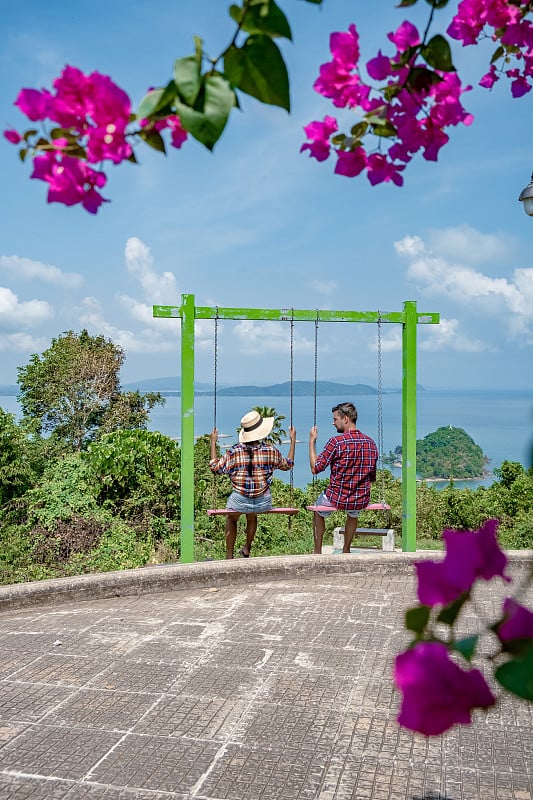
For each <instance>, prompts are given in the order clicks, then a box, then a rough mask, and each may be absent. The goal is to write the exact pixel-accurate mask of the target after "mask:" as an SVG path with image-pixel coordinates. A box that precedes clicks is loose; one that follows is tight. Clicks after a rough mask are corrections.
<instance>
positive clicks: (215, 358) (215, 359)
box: [213, 306, 218, 428]
mask: <svg viewBox="0 0 533 800" xmlns="http://www.w3.org/2000/svg"><path fill="white" fill-rule="evenodd" d="M213 368H214V374H213V397H214V403H213V428H216V426H217V371H218V306H216V308H215V335H214V346H213Z"/></svg>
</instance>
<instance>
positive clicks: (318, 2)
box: [304, 0, 324, 6]
mask: <svg viewBox="0 0 533 800" xmlns="http://www.w3.org/2000/svg"><path fill="white" fill-rule="evenodd" d="M304 2H305V3H314V5H315V6H321V5H322V3H323V2H324V0H304Z"/></svg>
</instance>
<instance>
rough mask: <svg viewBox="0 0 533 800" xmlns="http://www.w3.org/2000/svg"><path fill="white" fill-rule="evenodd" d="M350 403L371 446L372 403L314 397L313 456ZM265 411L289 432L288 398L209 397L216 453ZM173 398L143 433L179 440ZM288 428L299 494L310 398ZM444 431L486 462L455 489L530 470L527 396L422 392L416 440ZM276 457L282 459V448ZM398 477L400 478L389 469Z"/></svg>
mask: <svg viewBox="0 0 533 800" xmlns="http://www.w3.org/2000/svg"><path fill="white" fill-rule="evenodd" d="M345 400H351V401H352V402H353V403H355V405H356V407H357V410H358V415H359V417H358V421H357V425H358V427H359V428H360V429H361V430H362V431H363V432H364V433H367V434H368V435H369V436H371V437H372V438H373V439H375V440H377V436H378V430H377V428H378V425H377V398H376V396H375V395H360V396H354V397H350V398H347V397H339V398H337V397H329V396H326V397H324V396H319V397H318V398H317V403H316V424H317V427H318V441H317V449H318V451H320V449H321V447H322V446H323V445H324V444H325V442H326V441H327V439H328V438H329V437H330V436H331V435H333V434H334V433H335V429H334V427H333V424H332V413H331V408H332V406H333V405H335V404H336V403H337V402H342V401H345ZM382 403H383V418H382V419H383V450H384V453H385V454H387V453H389V451H394V449H395V447H397V445H400V444H401V442H402V396H401V393H400V392H391V393H387V392H385V393H384V394H383V396H382ZM263 405H267V406H270V407H273V408H275V409H276V412H277V413H278V414H281V415H283V416H285V420H284V423H283V425H284V427H285V428H288V426H289V424H290V401H289V398H288V397H272V396H268V397H265V396H258V397H238V396H231V397H224V396H220V397H217V403H216V426H217V428H218V430H219V436H220V438H219V441H220V444H221V445H222V446H226V447H228V446H231V445H232V444H234V443H235V442H236V441H237V435H236V431H237V429H238V427H239V421H240V419H241V417H243V416H244V414H245V413H246V412H247V411H249V410H250V409H251V408H253V406H263ZM214 406H215V404H214V402H213V397H212V396H206V395H201V396H198V397H197V398H196V399H195V408H194V430H195V435H196V436H201V435H203V434H206V433H209V432H210V431H211V429H212V428H213V424H214V421H215V420H214ZM0 407H1V408H3V409H4V410H5V411H8V412H10V413H12V414H15V417H16V418H17V419H18V418H19V416H20V408H19V404H18V401H17V398H16V397H13V396H7V395H6V396H0ZM180 413H181V411H180V397H176V396H171V397H167V398H166V402H165V405H164V406H163V407H156V408H154V409H153V410H152V412H151V414H150V423H149V426H148V428H149V430H152V431H160V432H161V433H163V434H165V435H166V436H171V437H173V438H175V439H178V440H179V438H180V433H181V432H180V421H181V420H180ZM292 416H293V419H292V423H293V425H294V427H295V428H296V435H297V441H298V443H297V445H296V457H295V466H294V470H293V483H294V486H297V487H300V488H304V487H305V486H306V485H307V484H308V483H310V482H311V479H312V476H311V472H310V470H309V460H308V437H309V430H310V428H311V426H312V425H313V422H314V399H313V397H294V398H293V414H292ZM445 425H451V426H452V427H455V428H463V429H464V430H465V431H466V433H468V434H469V436H471V437H472V439H473V440H474V442H475V443H476V444H478V445H479V446H480V447H481V449H482V450H483V452H484V453H485V455H486V456H487V458H488V459H489V463H488V466H487V472H488V473H489V474H488V475H486V476H484V477H483V478H480V479H477V480H468V481H459V480H457V481H454V485H455V486H456V487H458V488H464V487H467V488H470V489H475V488H476V487H478V486H490V485H491V484H492V483H493V482H494V481H495V480H497V478H496V477H495V476H494V474H493V470H494V469H495V468H497V467H499V466H500V464H501V463H502V461H505V460H507V461H518V462H520V463H522V464H523V465H524V466H525V467H529V466H531V464H532V463H533V456H532V453H533V392H530V391H527V390H503V389H502V390H500V391H498V390H497V391H493V390H491V391H481V390H476V391H472V390H470V391H469V390H436V389H425V390H423V391H419V392H418V393H417V439H422V438H424V436H426V435H427V434H428V433H431V432H432V431H434V430H436V429H437V428H440V427H442V426H445ZM279 449H280V450H281V451H282V452H283V453H286V452H287V450H288V441H287V442H286V444H282V445H280V447H279ZM391 471H392V472H393V473H394V474H395V475H397V476H398V477H399V476H400V474H401V471H400V470H399V469H398V468H395V467H391ZM276 475H277V477H279V478H280V479H281V480H286V481H288V480H289V477H288V475H289V473H283V472H277V473H276ZM434 485H435V486H436V487H437V488H439V489H440V488H443V487H444V486H447V485H448V482H447V481H436V482H435V483H434Z"/></svg>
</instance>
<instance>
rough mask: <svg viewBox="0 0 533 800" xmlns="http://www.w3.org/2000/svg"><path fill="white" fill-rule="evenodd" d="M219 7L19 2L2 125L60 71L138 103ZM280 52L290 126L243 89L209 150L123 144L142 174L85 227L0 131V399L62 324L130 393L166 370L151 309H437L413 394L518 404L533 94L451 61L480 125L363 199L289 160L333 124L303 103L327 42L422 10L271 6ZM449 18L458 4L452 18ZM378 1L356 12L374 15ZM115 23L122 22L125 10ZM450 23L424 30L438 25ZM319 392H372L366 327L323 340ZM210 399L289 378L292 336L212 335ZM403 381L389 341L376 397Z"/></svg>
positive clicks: (532, 321) (220, 29)
mask: <svg viewBox="0 0 533 800" xmlns="http://www.w3.org/2000/svg"><path fill="white" fill-rule="evenodd" d="M228 5H229V3H226V2H224V3H221V2H215V0H206V1H205V2H199V0H181V2H179V3H176V2H170V0H157V1H156V0H154V2H152V3H148V2H146V0H129V2H128V3H124V2H122V0H106V2H105V3H104V2H102V0H94V2H92V3H90V4H89V3H86V2H85V3H81V2H74V3H71V4H69V5H68V6H65V4H64V3H59V2H57V0H50V2H48V3H46V4H42V3H40V2H39V3H38V2H36V0H27V1H26V3H24V4H9V5H8V6H6V8H5V9H4V10H3V19H2V27H1V30H0V69H1V72H2V76H3V80H2V84H1V87H0V107H1V115H0V122H1V123H2V129H4V128H6V127H15V128H18V129H19V130H20V129H24V127H29V123H28V124H27V125H25V122H26V120H25V119H24V118H23V117H22V115H21V114H20V113H19V112H18V109H16V108H15V107H14V106H13V101H14V100H15V98H16V96H17V94H18V91H19V90H20V88H21V87H23V86H25V87H35V88H45V87H46V88H49V87H50V86H51V83H52V81H53V79H54V78H55V77H56V76H57V75H58V74H59V72H60V71H61V70H62V68H63V67H64V66H65V65H66V64H70V65H74V66H77V67H79V68H80V69H82V70H83V71H85V72H91V71H93V70H98V71H100V72H102V73H104V74H108V75H110V76H111V77H112V78H113V79H114V80H115V81H116V82H117V83H118V84H119V85H120V86H121V87H122V88H123V89H124V90H125V91H127V92H128V94H129V95H130V97H131V98H132V100H133V103H134V105H136V104H137V103H138V102H139V100H140V99H141V98H142V96H143V95H144V94H145V91H146V89H147V88H148V87H149V86H152V85H162V84H164V83H165V82H166V81H167V80H168V79H169V78H170V77H171V75H172V66H173V61H174V59H175V58H177V57H181V56H184V55H188V54H190V53H191V52H192V36H193V35H194V34H196V35H198V36H200V37H201V38H202V39H203V40H204V43H205V47H206V49H207V50H208V51H209V52H211V53H213V54H216V55H218V53H219V52H220V51H221V50H222V49H223V48H224V46H225V45H226V44H227V43H228V41H229V39H230V37H231V35H232V32H233V26H232V25H231V24H230V20H229V18H228V16H227V7H228ZM280 5H281V7H282V8H283V9H284V11H285V12H286V13H287V16H288V18H289V21H290V23H291V26H292V31H293V40H294V41H293V43H290V42H286V43H282V44H281V46H282V49H283V52H284V56H285V58H286V61H287V63H288V66H289V72H290V75H291V83H292V86H291V99H292V113H291V114H290V115H288V114H287V113H286V112H284V111H282V110H280V109H278V108H273V107H264V106H261V105H260V104H259V103H257V102H256V101H254V100H253V99H252V98H249V97H246V96H242V95H241V107H242V112H239V111H237V112H235V113H234V114H233V115H232V117H231V119H230V122H229V125H228V127H227V129H226V131H225V133H224V135H223V138H222V139H221V141H220V142H219V143H218V145H217V147H216V148H215V151H214V153H209V152H208V151H207V150H205V149H204V148H202V147H201V146H200V145H199V144H198V143H197V142H195V141H193V140H189V141H188V142H187V143H186V144H185V145H184V146H183V148H182V150H181V151H174V150H173V151H172V152H171V153H170V154H169V155H168V157H166V158H165V157H164V156H162V155H160V154H157V153H155V152H153V151H148V149H147V148H144V149H143V148H142V147H139V148H137V151H136V152H137V156H138V159H139V161H140V162H141V165H140V166H134V165H130V164H123V165H121V166H119V167H116V168H111V169H109V170H108V185H107V187H106V191H105V192H104V194H105V196H106V197H109V198H110V199H111V200H112V202H111V203H108V204H106V205H104V206H103V207H102V208H101V210H100V211H99V213H98V214H97V215H96V216H92V215H89V214H87V212H85V211H83V210H82V209H81V208H77V207H75V208H65V207H64V206H61V205H58V204H53V205H48V204H47V203H46V201H45V196H46V186H45V184H44V183H42V182H40V181H30V180H29V174H30V171H31V170H30V165H29V164H26V165H22V164H21V163H20V162H19V160H18V155H17V150H16V148H15V147H13V146H12V145H10V144H9V143H8V142H7V141H5V140H4V139H3V137H2V141H1V142H0V160H1V170H2V177H3V199H4V203H3V212H2V215H1V217H0V363H1V369H0V384H5V383H15V381H16V377H17V367H18V366H23V365H25V364H26V363H28V360H29V358H30V356H31V355H32V354H33V353H40V352H42V351H43V350H44V349H46V348H47V347H48V346H49V345H50V342H51V339H52V338H53V337H56V336H58V335H60V334H61V333H62V332H63V331H66V330H75V331H79V330H81V329H82V328H84V327H85V328H87V329H88V330H89V332H90V333H92V334H103V335H104V336H106V337H109V338H111V339H112V340H113V341H115V342H116V343H117V344H120V345H121V346H122V347H123V348H124V350H125V353H126V361H125V365H124V368H123V371H122V380H123V383H128V382H129V381H134V380H138V379H142V378H153V377H161V376H167V375H177V374H178V372H179V322H178V321H176V320H154V319H152V312H151V309H152V305H153V304H160V303H163V304H169V305H179V301H180V295H181V293H182V292H188V293H194V294H195V296H196V302H197V304H198V305H219V306H237V307H263V308H285V307H287V308H290V307H294V308H300V309H315V308H321V309H340V310H342V309H354V310H361V311H366V310H368V311H375V310H383V311H397V310H401V308H402V303H403V301H404V300H416V301H417V303H418V308H419V310H420V311H431V312H440V314H441V318H442V322H441V324H440V325H439V326H419V359H418V368H419V373H418V374H419V381H420V382H421V383H422V384H424V385H425V386H427V387H449V388H456V387H464V388H487V389H491V388H493V387H499V388H501V387H505V386H508V387H512V388H526V389H527V388H531V386H532V383H533V380H532V377H531V374H532V370H531V350H532V345H533V257H532V252H531V241H532V237H533V218H529V217H527V216H526V215H525V214H524V212H523V210H522V208H521V206H520V204H519V203H518V201H517V200H518V195H519V193H520V191H521V189H522V188H523V187H524V186H525V185H526V184H527V183H528V181H529V177H530V174H531V170H532V169H533V158H532V155H533V154H532V152H531V142H530V135H529V131H530V130H531V123H532V114H531V108H532V101H533V94H530V95H529V96H526V97H525V98H523V99H521V100H512V98H511V96H510V93H509V89H508V86H506V85H503V84H502V85H498V84H497V85H496V87H495V88H494V90H493V91H492V92H491V93H489V92H487V91H486V90H483V89H481V88H479V87H477V86H476V84H477V82H478V80H479V78H480V77H481V75H482V74H483V73H484V71H485V69H486V63H487V62H488V59H489V57H490V54H491V52H492V47H491V46H490V44H489V45H488V46H487V47H486V48H483V47H479V48H468V49H461V48H460V47H457V48H456V50H455V51H454V61H455V63H456V65H457V66H458V67H459V69H460V72H461V75H462V77H463V78H464V80H468V81H469V82H471V83H472V84H473V85H474V90H473V91H472V92H470V93H468V94H466V95H465V96H464V105H465V106H466V107H467V109H468V110H469V111H471V112H472V113H473V114H474V116H475V122H474V124H473V125H472V126H471V127H469V128H466V127H464V128H461V129H454V130H452V132H451V138H452V141H451V142H450V144H448V145H447V146H446V147H445V148H444V149H443V150H442V151H441V154H440V157H439V161H438V162H437V163H436V164H435V163H430V162H425V161H423V160H422V159H416V160H415V161H414V162H412V163H411V165H410V166H409V167H408V169H407V170H406V173H405V186H404V187H403V188H401V189H399V188H397V187H395V186H392V185H381V186H378V187H374V188H372V187H370V185H369V183H368V181H367V179H366V178H356V179H347V178H343V177H339V176H335V175H334V174H333V166H334V163H333V160H330V161H326V162H324V163H322V164H318V163H317V162H315V161H314V160H312V159H309V158H308V156H307V154H299V149H300V146H301V144H302V142H303V141H304V138H305V137H304V134H303V130H302V128H303V126H304V125H305V124H307V123H308V122H309V121H311V120H312V119H322V118H323V116H324V115H325V114H328V113H332V112H333V108H332V106H331V105H330V103H329V101H327V100H325V99H324V98H322V97H320V96H319V95H317V94H316V93H315V92H314V91H313V88H312V85H313V82H314V80H315V78H316V76H317V74H318V68H319V65H320V64H321V63H323V62H324V61H326V60H328V58H329V48H328V41H329V33H330V32H331V31H335V30H345V29H347V27H348V25H349V24H350V23H352V22H355V23H356V25H357V27H358V29H359V32H360V35H361V45H362V50H363V53H364V58H365V60H367V59H368V58H370V57H372V56H373V55H375V53H376V52H377V50H378V49H379V48H380V47H381V48H382V49H383V50H385V51H386V52H390V48H388V46H387V45H388V42H387V40H386V33H387V32H388V31H390V30H393V29H395V28H396V27H397V26H398V25H399V24H400V23H401V22H402V21H403V20H404V19H405V18H410V19H415V20H417V19H418V20H420V27H422V22H421V21H422V19H424V20H425V17H426V15H427V11H428V8H429V7H428V6H427V4H418V6H416V7H415V8H413V9H397V8H395V7H394V5H393V3H392V2H389V1H388V0H378V2H375V3H373V4H369V3H365V4H362V3H359V2H356V0H326V2H325V3H324V6H323V7H322V8H317V7H315V6H313V5H311V4H308V3H305V2H302V1H301V0H283V2H280ZM451 5H454V4H453V3H452V4H451ZM370 6H371V7H370ZM125 9H127V11H125ZM445 20H446V17H445V16H444V12H441V14H440V15H439V14H438V15H437V26H436V28H435V31H437V30H438V29H439V27H440V28H443V27H445ZM319 335H320V348H319V377H320V378H322V379H343V380H345V381H354V382H355V381H357V380H366V381H368V382H373V383H374V382H375V373H376V342H375V336H376V331H375V330H374V326H371V325H363V324H361V325H355V324H353V325H347V324H335V325H327V324H323V325H322V326H321V328H320V332H319ZM219 345H220V348H219V368H218V369H219V371H218V380H219V382H220V383H234V384H239V383H250V382H256V383H273V382H277V381H284V380H288V378H289V363H288V350H289V338H288V329H287V326H286V325H285V326H284V325H283V324H282V323H280V324H271V325H270V326H269V325H265V324H262V323H253V324H252V323H229V322H228V323H224V324H223V325H221V326H220V332H219ZM212 346H213V326H212V324H211V323H209V322H207V321H206V322H204V323H202V324H201V325H199V326H198V332H197V347H198V359H197V377H198V379H199V380H206V381H209V380H210V379H211V378H212ZM294 370H295V378H296V379H297V380H306V379H307V380H312V378H313V330H312V326H311V325H306V324H305V323H302V324H300V325H298V326H297V327H296V336H295V367H294ZM400 380H401V350H400V330H399V328H398V327H397V326H386V328H385V330H384V384H385V385H386V386H387V385H390V386H394V385H396V386H397V385H398V384H399V382H400Z"/></svg>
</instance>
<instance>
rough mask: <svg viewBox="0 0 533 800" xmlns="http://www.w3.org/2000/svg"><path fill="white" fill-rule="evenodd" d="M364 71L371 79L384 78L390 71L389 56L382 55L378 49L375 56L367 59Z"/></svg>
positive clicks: (380, 79)
mask: <svg viewBox="0 0 533 800" xmlns="http://www.w3.org/2000/svg"><path fill="white" fill-rule="evenodd" d="M366 71H367V72H368V74H369V75H370V77H371V78H373V80H375V81H382V80H384V79H385V78H386V77H388V76H389V75H390V74H391V72H392V68H391V62H390V58H387V56H384V55H383V53H382V52H381V50H379V51H378V54H377V56H375V57H374V58H371V59H370V61H367V64H366Z"/></svg>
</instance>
